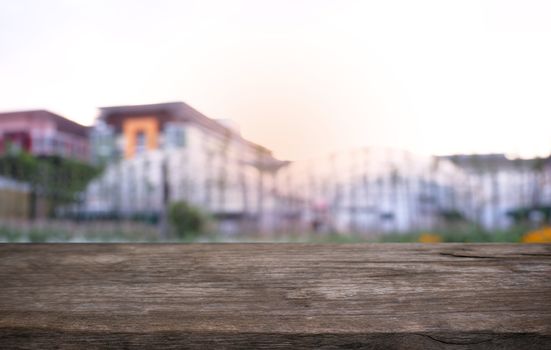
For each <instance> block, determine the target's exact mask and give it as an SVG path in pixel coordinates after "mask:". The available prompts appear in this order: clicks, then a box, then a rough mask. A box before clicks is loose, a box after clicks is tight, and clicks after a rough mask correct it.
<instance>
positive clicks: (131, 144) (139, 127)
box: [122, 117, 159, 158]
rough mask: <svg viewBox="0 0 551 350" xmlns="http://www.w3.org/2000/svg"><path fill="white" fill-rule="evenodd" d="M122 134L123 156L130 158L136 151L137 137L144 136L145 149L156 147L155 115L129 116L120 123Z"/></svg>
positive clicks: (156, 126) (157, 127) (157, 132)
mask: <svg viewBox="0 0 551 350" xmlns="http://www.w3.org/2000/svg"><path fill="white" fill-rule="evenodd" d="M122 129H123V134H124V142H125V146H124V157H125V158H132V157H133V156H134V155H136V153H137V151H138V149H137V148H138V147H137V146H138V138H139V137H140V138H144V140H143V141H144V144H143V145H140V146H144V147H145V150H152V149H156V148H157V147H158V139H159V122H158V120H157V119H156V118H155V117H136V118H129V119H126V120H125V121H124V122H123V125H122Z"/></svg>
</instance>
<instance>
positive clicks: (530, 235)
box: [522, 227, 551, 243]
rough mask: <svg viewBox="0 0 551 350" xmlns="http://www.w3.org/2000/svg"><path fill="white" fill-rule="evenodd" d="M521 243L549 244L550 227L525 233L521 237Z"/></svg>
mask: <svg viewBox="0 0 551 350" xmlns="http://www.w3.org/2000/svg"><path fill="white" fill-rule="evenodd" d="M522 243H551V227H543V228H540V229H539V230H535V231H530V232H527V233H525V234H524V235H523V236H522Z"/></svg>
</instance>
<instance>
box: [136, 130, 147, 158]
mask: <svg viewBox="0 0 551 350" xmlns="http://www.w3.org/2000/svg"><path fill="white" fill-rule="evenodd" d="M145 150H146V136H145V132H144V131H138V132H137V133H136V154H142V153H144V152H145Z"/></svg>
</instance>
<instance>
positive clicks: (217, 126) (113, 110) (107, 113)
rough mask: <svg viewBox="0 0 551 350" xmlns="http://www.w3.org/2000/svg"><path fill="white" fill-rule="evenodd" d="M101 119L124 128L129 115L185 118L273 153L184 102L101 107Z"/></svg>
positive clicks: (162, 119) (264, 151)
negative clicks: (125, 118) (124, 120)
mask: <svg viewBox="0 0 551 350" xmlns="http://www.w3.org/2000/svg"><path fill="white" fill-rule="evenodd" d="M100 111H101V114H100V117H99V118H100V119H103V120H105V121H106V122H109V123H112V124H113V125H114V126H115V128H117V129H119V130H120V128H122V118H123V117H125V116H128V115H136V116H137V115H148V114H154V115H156V116H158V117H160V118H161V122H162V123H164V122H167V121H172V120H183V121H188V122H191V123H194V124H198V125H201V126H202V127H204V128H206V129H209V130H211V131H213V132H215V133H217V134H219V135H221V136H225V135H228V134H231V135H233V136H234V137H236V138H239V139H241V140H242V141H244V142H246V143H248V144H249V145H250V146H251V147H254V148H256V149H258V150H259V151H261V152H263V153H266V154H269V155H271V153H272V152H271V151H270V150H269V149H267V148H265V147H263V146H261V145H259V144H256V143H254V142H251V141H249V140H246V139H245V138H243V137H242V136H241V135H240V134H239V133H238V132H236V131H235V130H233V129H232V128H230V127H227V126H225V125H223V124H222V123H220V122H218V121H216V120H214V119H212V118H209V117H207V116H205V115H204V114H202V113H201V112H199V111H198V110H196V109H195V108H193V107H191V106H190V105H188V104H186V103H184V102H166V103H156V104H146V105H129V106H114V107H102V108H100Z"/></svg>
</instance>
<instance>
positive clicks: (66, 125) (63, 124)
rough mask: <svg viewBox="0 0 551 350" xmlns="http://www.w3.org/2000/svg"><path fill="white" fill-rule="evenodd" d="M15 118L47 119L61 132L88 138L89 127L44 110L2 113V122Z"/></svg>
mask: <svg viewBox="0 0 551 350" xmlns="http://www.w3.org/2000/svg"><path fill="white" fill-rule="evenodd" d="M13 118H33V119H34V118H37V119H47V120H49V121H52V122H54V123H55V124H56V127H57V129H58V130H59V131H63V132H67V133H71V134H74V135H78V136H82V137H87V135H88V130H89V127H88V126H84V125H81V124H79V123H77V122H74V121H72V120H70V119H67V118H65V117H62V116H60V115H59V114H55V113H52V112H50V111H47V110H44V109H37V110H27V111H15V112H4V113H0V120H3V119H4V120H5V119H13Z"/></svg>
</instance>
